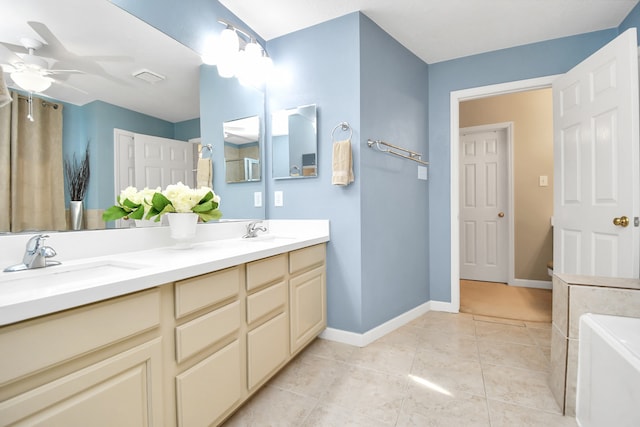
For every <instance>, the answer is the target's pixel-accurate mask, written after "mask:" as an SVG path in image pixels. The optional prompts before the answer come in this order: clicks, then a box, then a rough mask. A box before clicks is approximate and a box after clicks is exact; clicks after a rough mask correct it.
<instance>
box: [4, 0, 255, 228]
mask: <svg viewBox="0 0 640 427" xmlns="http://www.w3.org/2000/svg"><path fill="white" fill-rule="evenodd" d="M125 3H126V2H125ZM48 4H49V2H48V0H22V1H20V2H9V3H7V7H6V8H5V10H3V18H5V19H3V25H2V26H1V27H0V43H2V44H3V46H0V47H6V48H7V49H8V50H11V51H13V52H15V53H18V54H20V55H22V54H24V53H25V52H26V50H25V49H24V47H22V46H21V45H20V37H25V36H27V37H32V38H34V39H38V40H39V41H40V42H41V43H43V47H42V48H41V49H38V50H36V54H37V55H39V56H42V57H43V58H44V59H45V60H46V61H47V62H48V64H49V68H59V69H72V70H79V71H80V72H79V73H73V74H66V75H61V76H54V77H56V79H58V80H60V81H59V82H55V83H54V84H53V85H52V86H51V88H49V89H47V90H45V91H44V92H43V93H42V94H36V95H35V96H37V97H42V98H48V99H51V100H53V101H56V102H57V101H61V102H62V103H64V106H65V108H64V114H65V116H64V119H63V120H64V123H63V132H64V134H63V156H64V158H67V157H69V156H71V155H72V154H74V153H78V154H81V153H82V152H83V150H84V148H85V146H86V144H87V143H89V146H90V152H91V162H90V164H91V179H90V183H89V190H88V192H87V196H86V199H85V210H86V211H95V212H100V211H101V210H103V209H106V208H107V207H109V206H111V205H113V204H114V201H115V200H114V195H115V194H116V193H117V192H118V191H119V189H116V188H115V185H114V169H115V167H114V166H115V162H114V129H115V128H118V129H123V130H126V131H130V132H135V133H141V134H147V135H153V136H157V137H161V138H170V139H177V140H183V141H185V142H186V141H187V140H189V139H192V138H198V137H201V138H202V143H203V144H213V145H214V147H215V148H214V150H215V152H214V154H213V156H212V158H213V160H214V170H215V173H216V174H217V173H222V171H224V155H223V154H224V153H223V147H222V145H221V144H219V145H217V144H216V142H217V140H215V138H218V136H217V135H220V137H219V138H220V141H221V140H222V131H221V130H219V131H218V130H216V132H215V134H216V136H215V138H214V137H213V136H212V135H213V132H210V133H209V134H208V135H206V134H205V132H204V131H203V124H202V122H203V121H204V120H207V121H208V123H207V125H209V124H211V125H213V122H212V120H215V121H216V123H215V126H219V128H220V129H221V128H222V123H223V121H225V120H228V119H229V117H222V116H220V115H218V116H215V115H212V114H211V110H212V108H214V104H216V105H219V106H220V107H219V108H220V109H221V110H224V109H225V108H227V109H228V105H229V101H230V100H231V99H232V98H234V93H233V92H229V93H227V94H225V96H224V97H222V96H220V95H216V96H215V97H212V96H210V92H205V91H204V90H203V89H201V74H202V72H201V70H202V65H201V64H202V62H201V59H200V56H199V55H198V53H197V52H196V51H195V50H194V49H192V48H190V47H187V46H185V45H184V44H182V43H180V42H178V41H176V40H175V39H173V38H171V37H169V36H168V35H167V34H165V33H163V32H162V31H159V30H158V29H157V28H159V26H158V25H155V26H152V25H149V24H148V23H146V22H144V21H143V20H141V19H139V18H138V17H135V16H133V15H132V14H130V13H129V12H127V11H126V10H124V9H122V8H121V7H118V6H117V5H116V4H114V3H112V2H109V1H104V0H56V7H55V8H51V7H48ZM131 5H132V7H133V6H136V7H137V3H131ZM141 18H144V16H141ZM121 28H127V31H126V32H122V31H121ZM167 32H169V31H167ZM132 40H134V42H132ZM7 49H4V50H5V52H4V53H6V50H7ZM2 53H3V52H2V51H0V64H2V63H7V62H8V61H7V60H6V58H4V57H2ZM5 71H6V70H5ZM147 71H149V72H150V73H147ZM134 75H139V76H140V77H135V76H134ZM156 76H160V78H161V79H160V80H159V81H154V79H155V78H157V77H156ZM4 78H5V80H6V81H7V83H8V84H9V86H10V88H11V87H15V84H14V83H13V81H12V80H11V78H10V75H9V73H6V72H5V74H4ZM78 89H79V90H78ZM205 93H206V94H207V102H208V104H207V108H208V110H207V111H204V110H202V109H201V107H202V106H201V101H202V99H201V98H202V97H203V96H205V95H204V94H205ZM201 94H202V95H201ZM237 99H238V101H237V102H238V103H239V102H245V103H249V102H250V103H251V104H252V106H251V108H250V109H248V110H250V111H249V112H247V113H245V112H243V111H241V112H235V113H233V114H236V115H235V117H247V116H250V115H255V114H258V115H261V117H264V98H263V95H260V96H254V97H253V98H251V99H247V97H246V96H245V95H244V94H243V93H240V94H239V95H238V96H237ZM254 103H255V104H256V105H253V104H254ZM215 108H218V107H217V106H215ZM201 117H202V119H201ZM258 159H259V157H258ZM256 175H258V176H259V175H260V173H259V172H258V171H256V173H255V174H254V176H256ZM260 184H261V183H260V182H258V183H256V186H255V187H251V189H250V191H251V194H250V195H244V194H242V195H238V196H237V197H236V195H235V194H233V192H234V190H233V188H239V187H241V186H230V188H226V187H225V186H226V183H225V180H224V177H223V176H218V177H217V178H216V179H215V180H214V182H213V187H214V190H216V192H217V193H220V192H221V193H223V194H222V198H223V200H222V205H221V207H222V208H223V213H224V214H225V218H227V219H233V218H246V217H248V218H264V209H255V208H254V206H253V192H256V191H264V189H263V188H261V187H259V185H260ZM262 185H264V184H262ZM218 187H222V188H221V189H220V191H218ZM85 218H87V216H86V215H85ZM95 218H99V216H98V215H95ZM101 226H104V224H102V223H101V221H100V220H99V219H98V220H97V221H96V228H98V227H101ZM89 228H93V227H89ZM30 231H35V229H31V230H30ZM48 231H53V230H48Z"/></svg>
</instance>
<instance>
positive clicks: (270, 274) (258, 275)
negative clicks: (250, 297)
mask: <svg viewBox="0 0 640 427" xmlns="http://www.w3.org/2000/svg"><path fill="white" fill-rule="evenodd" d="M286 273H287V255H286V254H282V255H277V256H274V257H271V258H266V259H261V260H259V261H254V262H250V263H249V264H247V290H248V291H250V290H252V289H256V288H259V287H260V286H264V285H266V284H268V283H272V282H276V281H278V280H282V279H283V278H284V276H285V274H286Z"/></svg>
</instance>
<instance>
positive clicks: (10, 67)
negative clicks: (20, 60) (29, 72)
mask: <svg viewBox="0 0 640 427" xmlns="http://www.w3.org/2000/svg"><path fill="white" fill-rule="evenodd" d="M0 67H2V71H4V72H5V73H13V72H14V71H18V68H16V67H14V66H13V65H11V64H0Z"/></svg>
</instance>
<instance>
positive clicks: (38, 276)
mask: <svg viewBox="0 0 640 427" xmlns="http://www.w3.org/2000/svg"><path fill="white" fill-rule="evenodd" d="M146 267H147V266H146V265H143V264H134V263H128V262H122V261H114V260H102V261H95V262H88V263H83V264H70V265H65V264H60V265H55V266H51V267H46V268H38V269H33V270H24V271H18V272H11V273H3V274H1V275H0V285H1V286H3V287H4V286H5V285H27V284H28V283H29V282H36V281H37V282H42V281H46V283H47V285H59V284H63V283H68V282H73V281H77V280H85V279H93V278H101V277H105V276H111V275H120V274H126V273H127V272H131V271H132V270H139V269H142V268H146Z"/></svg>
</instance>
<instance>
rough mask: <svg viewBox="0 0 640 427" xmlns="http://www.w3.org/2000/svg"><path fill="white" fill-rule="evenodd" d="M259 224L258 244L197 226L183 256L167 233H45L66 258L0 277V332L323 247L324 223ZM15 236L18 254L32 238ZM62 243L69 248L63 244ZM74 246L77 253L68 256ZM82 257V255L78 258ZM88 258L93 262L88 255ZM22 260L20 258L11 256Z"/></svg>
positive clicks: (221, 227) (229, 227)
mask: <svg viewBox="0 0 640 427" xmlns="http://www.w3.org/2000/svg"><path fill="white" fill-rule="evenodd" d="M264 223H265V224H266V225H267V227H268V229H269V231H268V232H267V233H266V234H264V235H262V236H260V237H258V238H257V239H242V238H241V236H242V232H241V230H243V229H244V226H245V224H246V222H244V223H229V224H224V223H220V224H201V225H198V241H197V242H195V243H194V244H193V247H192V248H190V249H176V248H175V247H174V246H173V244H172V242H171V240H170V238H168V229H167V227H152V228H150V229H146V230H142V229H138V230H137V231H136V230H133V229H132V230H104V231H101V232H94V231H91V232H84V233H83V232H76V233H60V235H57V234H51V237H50V239H49V240H47V244H48V245H50V246H52V247H54V249H56V251H58V254H62V253H63V252H61V249H60V248H65V249H68V250H67V252H68V254H69V255H68V257H67V259H65V257H64V256H62V255H60V256H58V257H55V258H54V259H56V260H59V261H62V264H61V265H60V266H51V267H47V268H40V269H34V270H27V271H20V272H12V273H4V272H2V273H0V325H7V324H10V323H15V322H18V321H21V320H25V319H29V318H33V317H37V316H42V315H44V314H49V313H54V312H57V311H61V310H66V309H69V308H74V307H78V306H81V305H85V304H90V303H93V302H97V301H101V300H105V299H109V298H113V297H117V296H121V295H125V294H128V293H132V292H137V291H141V290H144V289H149V288H152V287H155V286H158V285H163V284H165V283H170V282H174V281H177V280H181V279H186V278H189V277H193V276H198V275H201V274H205V273H209V272H212V271H216V270H221V269H224V268H227V267H232V266H235V265H238V264H243V263H246V262H250V261H254V260H257V259H261V258H266V257H270V256H273V255H277V254H280V253H285V252H289V251H293V250H296V249H301V248H304V247H307V246H311V245H315V244H318V243H323V242H327V241H329V222H328V221H326V220H293V221H288V220H276V221H273V220H272V221H265V222H264ZM123 232H125V233H123ZM79 233H80V234H84V236H80V234H79ZM65 234H67V236H65ZM12 237H13V236H12ZM20 237H21V243H23V246H22V247H23V248H24V243H26V241H27V240H28V239H29V238H30V237H31V235H21V236H20ZM145 237H149V238H148V239H146V240H148V241H149V242H152V244H153V247H151V248H146V249H145V248H140V245H141V244H140V239H144V238H145ZM2 238H4V237H2ZM69 239H71V240H73V241H66V240H69ZM130 239H133V240H135V241H136V243H135V244H133V243H132V244H131V246H134V247H136V249H135V250H131V251H126V252H124V251H122V250H121V249H122V247H128V244H127V241H128V240H130ZM22 241H24V242H22ZM114 241H115V242H117V244H113V243H114ZM56 243H57V244H58V245H57V246H56ZM78 243H80V244H81V246H82V247H81V248H77V247H75V248H74V249H71V246H73V245H75V246H77V245H78ZM67 246H68V248H67ZM92 248H93V250H92ZM105 248H106V249H105ZM109 248H111V249H109ZM116 248H120V249H119V250H117V249H116ZM22 251H23V249H22ZM82 253H85V254H86V255H87V256H85V257H81V256H80V254H82ZM95 253H98V254H99V255H97V256H94V255H95ZM21 256H22V253H20V254H19V255H18V257H19V258H20V257H21ZM19 260H20V259H18V261H19Z"/></svg>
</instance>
